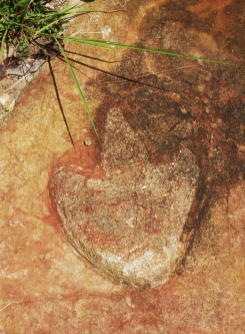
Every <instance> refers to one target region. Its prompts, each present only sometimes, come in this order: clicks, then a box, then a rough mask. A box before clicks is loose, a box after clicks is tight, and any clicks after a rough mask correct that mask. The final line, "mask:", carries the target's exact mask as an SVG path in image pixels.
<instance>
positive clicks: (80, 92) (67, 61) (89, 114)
mask: <svg viewBox="0 0 245 334" xmlns="http://www.w3.org/2000/svg"><path fill="white" fill-rule="evenodd" d="M54 39H55V41H56V43H57V45H58V46H59V48H60V51H61V53H62V55H63V57H64V58H65V61H66V63H67V65H68V67H69V70H70V72H71V75H72V78H73V80H74V82H75V84H76V87H77V90H78V92H79V95H80V97H81V99H82V101H83V104H84V106H85V109H86V111H87V113H88V116H89V119H90V122H91V124H92V126H93V129H94V132H95V134H96V136H97V138H99V135H98V132H97V130H96V127H95V125H94V121H93V117H92V115H91V113H90V111H89V108H88V105H87V102H86V100H85V97H84V95H83V92H82V90H81V88H80V85H79V83H78V81H77V78H76V75H75V73H74V71H73V68H72V66H71V64H70V62H69V59H68V58H67V56H66V54H65V51H64V49H63V47H62V46H61V44H60V43H59V41H58V39H57V38H56V37H54Z"/></svg>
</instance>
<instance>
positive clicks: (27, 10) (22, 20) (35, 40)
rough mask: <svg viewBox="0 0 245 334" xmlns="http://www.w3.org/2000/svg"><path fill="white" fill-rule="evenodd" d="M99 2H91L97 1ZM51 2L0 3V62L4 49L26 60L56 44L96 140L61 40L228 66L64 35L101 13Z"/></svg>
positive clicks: (4, 0)
mask: <svg viewBox="0 0 245 334" xmlns="http://www.w3.org/2000/svg"><path fill="white" fill-rule="evenodd" d="M98 1H101V0H95V1H93V2H94V3H95V2H98ZM50 3H52V0H0V44H1V57H0V58H1V59H2V58H3V54H4V49H5V48H9V47H11V48H12V50H13V54H14V55H15V57H18V58H21V59H23V58H25V57H28V56H29V55H31V54H32V52H33V50H34V48H35V49H39V50H43V51H44V52H45V53H46V54H47V56H48V51H47V50H46V49H45V47H44V46H45V42H47V41H49V43H50V42H53V43H56V45H57V46H58V47H59V49H60V51H61V53H62V55H63V56H64V59H65V61H66V63H67V65H68V67H69V70H70V72H71V75H72V77H73V79H74V82H75V84H76V87H77V89H78V92H79V94H80V97H81V100H82V102H83V105H84V106H85V109H86V111H87V113H88V116H89V119H90V121H91V124H92V126H93V128H94V131H95V133H96V135H97V137H98V133H97V131H96V128H95V125H94V122H93V119H92V116H91V114H90V111H89V108H88V105H87V103H86V100H85V98H84V95H83V93H82V90H81V88H80V86H79V83H78V81H77V78H76V76H75V73H74V71H73V69H72V66H71V64H70V62H69V60H68V58H67V56H66V54H65V51H64V49H63V46H62V41H63V40H67V41H71V42H76V43H82V44H86V45H90V46H93V47H99V48H106V49H109V50H115V49H116V48H128V49H134V50H141V51H147V52H154V53H160V54H165V55H170V56H176V57H185V58H191V59H196V60H204V61H208V62H214V63H221V64H228V63H224V62H220V61H216V60H211V59H203V58H199V57H193V56H190V55H183V54H177V53H173V52H169V51H163V50H154V49H148V48H141V47H137V46H130V45H125V44H120V43H116V42H108V41H103V40H97V39H88V38H82V37H80V38H79V37H69V36H63V35H62V32H63V31H64V25H65V24H66V23H67V22H69V20H71V19H72V18H73V17H75V16H77V15H81V14H86V13H88V12H103V11H100V10H87V9H84V8H86V7H84V6H86V5H87V4H86V3H83V4H75V5H72V6H69V7H67V8H65V9H61V10H58V11H56V10H55V9H53V8H52V6H50Z"/></svg>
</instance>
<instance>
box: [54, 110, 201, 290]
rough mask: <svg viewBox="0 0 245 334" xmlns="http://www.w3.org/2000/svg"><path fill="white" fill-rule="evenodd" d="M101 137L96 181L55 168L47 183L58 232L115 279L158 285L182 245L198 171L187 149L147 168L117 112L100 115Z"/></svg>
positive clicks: (168, 273) (171, 268)
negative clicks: (59, 227)
mask: <svg viewBox="0 0 245 334" xmlns="http://www.w3.org/2000/svg"><path fill="white" fill-rule="evenodd" d="M105 131H106V134H105V139H104V142H103V149H102V166H99V167H97V171H96V172H94V171H93V173H95V174H97V175H101V176H100V177H97V178H93V177H87V176H84V175H83V170H82V169H80V171H79V173H74V172H72V171H65V170H64V168H61V169H60V171H58V172H57V173H56V174H55V175H54V177H53V179H52V182H51V193H52V195H53V197H54V198H55V201H56V204H57V206H58V212H59V214H60V216H61V218H62V222H63V226H64V229H65V232H66V234H67V235H68V238H69V240H70V242H71V244H72V245H73V246H74V247H75V248H76V249H77V250H78V252H80V253H81V254H83V255H84V256H85V257H86V258H87V259H88V260H89V261H90V262H92V263H94V264H95V265H96V266H97V267H100V268H102V269H103V270H105V271H106V272H108V273H110V274H111V275H112V276H113V277H115V278H117V279H118V280H120V281H124V282H127V283H129V284H132V285H135V286H140V287H146V286H156V285H159V284H161V283H165V282H167V281H168V279H169V278H170V276H171V275H172V274H173V272H174V270H175V268H176V264H177V263H179V262H180V261H181V260H182V259H183V256H184V254H185V251H186V249H187V246H188V242H187V240H188V237H185V238H184V237H183V236H182V234H183V227H184V225H185V221H186V219H187V217H188V213H189V211H190V208H191V205H192V202H193V200H194V199H195V194H196V189H197V184H198V174H199V168H198V166H197V163H196V161H195V158H194V156H193V154H192V153H191V151H190V150H188V149H182V150H180V152H178V153H177V154H176V155H175V157H174V159H173V160H172V162H170V163H165V164H160V165H157V166H154V165H153V164H152V163H150V162H149V161H148V155H147V152H146V149H145V147H144V145H143V143H142V142H141V141H140V139H139V138H138V137H137V136H136V135H135V134H134V132H133V130H132V129H131V127H130V126H129V125H128V124H127V122H126V121H125V120H124V118H123V116H122V114H121V113H120V111H119V110H118V109H112V110H110V111H109V112H108V114H107V119H106V127H105ZM66 168H67V167H66ZM73 169H74V166H73ZM98 169H100V171H99V170H98ZM78 170H79V167H78ZM181 239H182V240H186V242H181Z"/></svg>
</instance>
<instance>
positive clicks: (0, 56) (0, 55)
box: [0, 28, 8, 60]
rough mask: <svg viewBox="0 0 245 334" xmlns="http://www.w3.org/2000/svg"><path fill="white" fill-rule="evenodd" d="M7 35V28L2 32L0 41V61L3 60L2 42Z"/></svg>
mask: <svg viewBox="0 0 245 334" xmlns="http://www.w3.org/2000/svg"><path fill="white" fill-rule="evenodd" d="M7 33H8V28H7V29H6V30H5V31H4V34H3V38H2V40H1V52H0V60H2V59H3V52H4V49H3V45H4V42H5V38H6V36H7Z"/></svg>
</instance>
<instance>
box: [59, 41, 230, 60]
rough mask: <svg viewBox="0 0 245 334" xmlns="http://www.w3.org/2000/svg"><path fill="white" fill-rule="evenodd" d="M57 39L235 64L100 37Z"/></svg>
mask: <svg viewBox="0 0 245 334" xmlns="http://www.w3.org/2000/svg"><path fill="white" fill-rule="evenodd" d="M53 37H56V38H59V39H63V40H67V41H71V42H77V43H83V44H84V43H85V42H86V43H95V44H97V45H101V46H102V45H103V46H105V45H107V46H110V47H114V48H115V47H120V48H126V49H131V50H140V51H147V52H153V53H158V54H164V55H168V56H174V57H182V58H189V59H193V60H202V61H205V62H210V63H215V64H222V65H233V66H234V65H235V64H232V63H229V62H224V61H220V60H214V59H208V58H202V57H195V56H191V55H185V54H181V53H176V52H171V51H164V50H157V49H150V48H145V47H140V46H133V45H127V44H121V43H117V42H111V41H103V40H100V39H90V38H83V37H69V36H53Z"/></svg>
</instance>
